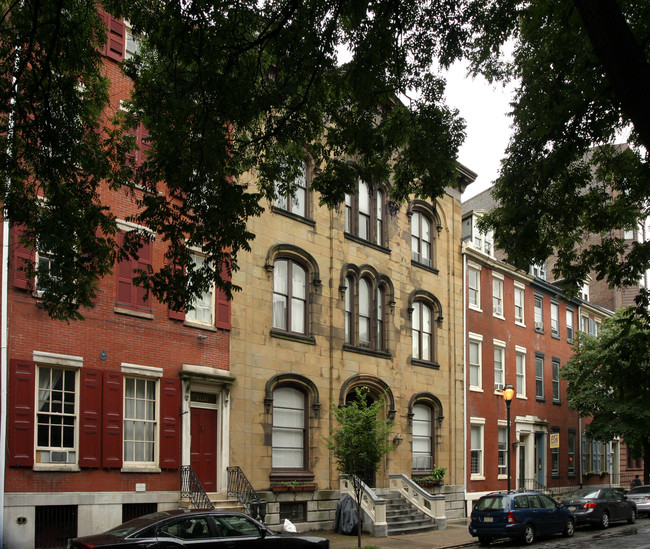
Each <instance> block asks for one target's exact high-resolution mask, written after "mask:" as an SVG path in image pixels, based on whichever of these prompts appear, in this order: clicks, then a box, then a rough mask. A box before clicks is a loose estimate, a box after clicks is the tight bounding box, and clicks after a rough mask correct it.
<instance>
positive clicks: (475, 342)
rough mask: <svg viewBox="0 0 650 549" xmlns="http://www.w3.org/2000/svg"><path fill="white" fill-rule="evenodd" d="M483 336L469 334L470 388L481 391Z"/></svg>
mask: <svg viewBox="0 0 650 549" xmlns="http://www.w3.org/2000/svg"><path fill="white" fill-rule="evenodd" d="M482 347H483V336H482V335H480V334H469V387H470V389H474V390H480V389H481V388H482V375H483V374H482V367H481V364H482V356H481V355H482V352H483V349H482Z"/></svg>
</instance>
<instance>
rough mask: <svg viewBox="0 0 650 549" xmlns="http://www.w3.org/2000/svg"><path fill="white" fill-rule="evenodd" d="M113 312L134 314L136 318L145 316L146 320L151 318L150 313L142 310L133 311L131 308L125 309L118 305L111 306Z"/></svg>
mask: <svg viewBox="0 0 650 549" xmlns="http://www.w3.org/2000/svg"><path fill="white" fill-rule="evenodd" d="M113 312H114V313H117V314H118V315H129V316H135V317H137V318H146V319H148V320H153V314H152V313H145V312H144V311H134V310H133V309H126V308H124V307H119V306H118V305H116V306H115V307H113Z"/></svg>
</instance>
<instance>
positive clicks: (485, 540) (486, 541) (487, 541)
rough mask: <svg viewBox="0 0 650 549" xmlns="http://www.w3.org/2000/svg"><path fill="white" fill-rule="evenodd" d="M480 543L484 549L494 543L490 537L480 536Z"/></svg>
mask: <svg viewBox="0 0 650 549" xmlns="http://www.w3.org/2000/svg"><path fill="white" fill-rule="evenodd" d="M478 542H479V543H480V544H481V545H482V546H483V547H487V546H488V545H490V543H492V538H490V537H488V536H479V537H478Z"/></svg>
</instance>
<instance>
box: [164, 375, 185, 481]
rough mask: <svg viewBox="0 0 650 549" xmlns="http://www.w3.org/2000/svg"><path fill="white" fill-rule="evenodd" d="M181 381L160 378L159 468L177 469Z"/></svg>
mask: <svg viewBox="0 0 650 549" xmlns="http://www.w3.org/2000/svg"><path fill="white" fill-rule="evenodd" d="M180 411H181V382H180V380H179V379H173V378H166V377H164V378H162V379H161V386H160V468H161V469H178V467H179V456H180V440H181V439H180V421H179V420H180Z"/></svg>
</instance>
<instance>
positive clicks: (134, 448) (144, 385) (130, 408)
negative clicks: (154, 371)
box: [124, 377, 158, 465]
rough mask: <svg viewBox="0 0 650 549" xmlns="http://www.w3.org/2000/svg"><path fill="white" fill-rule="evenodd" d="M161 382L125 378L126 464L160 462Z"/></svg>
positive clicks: (153, 463)
mask: <svg viewBox="0 0 650 549" xmlns="http://www.w3.org/2000/svg"><path fill="white" fill-rule="evenodd" d="M157 404H158V382H157V380H155V379H146V378H139V377H125V378H124V464H125V465H128V464H136V465H155V464H156V463H157V455H156V449H157V444H158V441H157V436H156V435H157V432H158V409H157V408H158V406H157Z"/></svg>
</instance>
